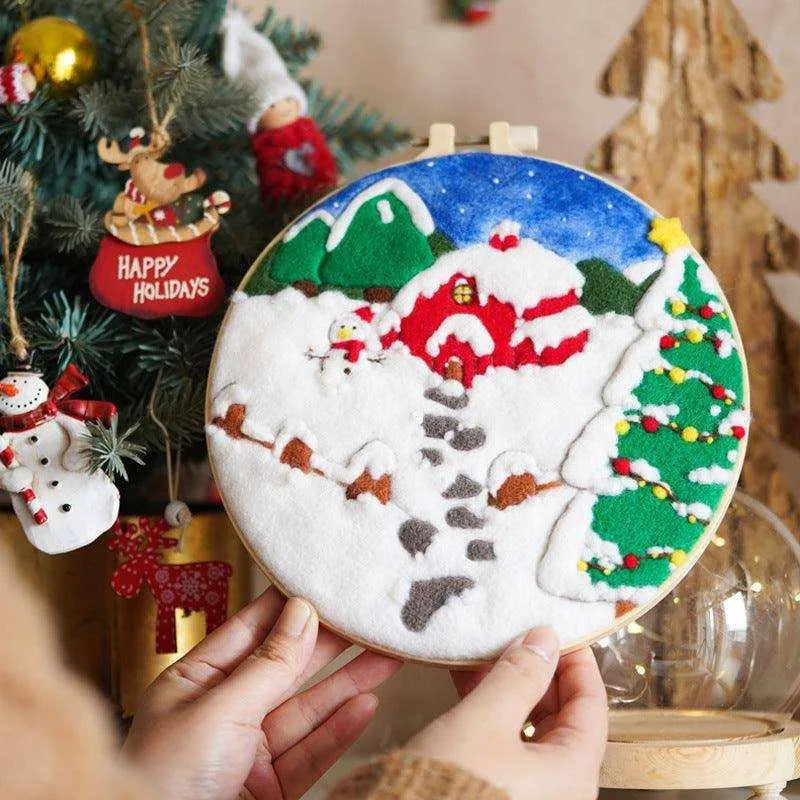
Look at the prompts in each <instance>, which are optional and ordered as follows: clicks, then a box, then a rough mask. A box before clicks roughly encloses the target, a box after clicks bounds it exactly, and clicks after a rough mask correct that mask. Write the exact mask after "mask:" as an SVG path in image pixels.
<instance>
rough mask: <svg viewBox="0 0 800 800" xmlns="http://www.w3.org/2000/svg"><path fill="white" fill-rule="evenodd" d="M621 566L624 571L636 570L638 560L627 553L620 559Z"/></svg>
mask: <svg viewBox="0 0 800 800" xmlns="http://www.w3.org/2000/svg"><path fill="white" fill-rule="evenodd" d="M622 566H623V567H625V569H636V567H638V566H639V559H638V558H637V557H636V556H635V555H634V554H633V553H628V554H627V555H626V556H623V558H622Z"/></svg>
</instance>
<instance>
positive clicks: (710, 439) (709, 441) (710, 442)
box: [706, 436, 714, 444]
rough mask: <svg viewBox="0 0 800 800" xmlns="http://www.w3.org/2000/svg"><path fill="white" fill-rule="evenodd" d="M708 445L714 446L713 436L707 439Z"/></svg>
mask: <svg viewBox="0 0 800 800" xmlns="http://www.w3.org/2000/svg"><path fill="white" fill-rule="evenodd" d="M706 444H714V437H713V436H709V437H708V438H707V439H706Z"/></svg>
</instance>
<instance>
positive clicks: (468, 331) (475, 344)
mask: <svg viewBox="0 0 800 800" xmlns="http://www.w3.org/2000/svg"><path fill="white" fill-rule="evenodd" d="M449 336H455V337H456V339H458V340H459V341H460V342H464V343H466V344H468V345H469V346H470V347H471V348H472V350H473V352H474V353H475V355H476V356H488V355H491V354H492V353H493V352H494V340H493V339H492V335H491V334H490V333H489V331H487V330H486V327H485V326H484V324H483V323H482V322H481V321H480V319H478V317H476V316H475V315H474V314H453V315H452V316H450V317H445V319H444V320H443V321H442V324H441V325H440V326H439V327H438V328H437V329H436V330H435V331H434V332H433V333H432V334H431V337H430V338H429V339H428V341H427V342H425V351H426V352H427V353H428V355H430V356H432V357H433V358H436V356H438V355H439V351H440V350H441V349H442V345H443V344H444V343H445V342H446V341H447V338H448V337H449Z"/></svg>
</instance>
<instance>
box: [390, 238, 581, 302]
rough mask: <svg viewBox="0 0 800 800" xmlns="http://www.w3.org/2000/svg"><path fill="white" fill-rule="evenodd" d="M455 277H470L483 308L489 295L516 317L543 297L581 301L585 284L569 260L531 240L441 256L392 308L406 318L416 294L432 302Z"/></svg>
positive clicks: (485, 245)
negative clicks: (570, 297) (571, 297)
mask: <svg viewBox="0 0 800 800" xmlns="http://www.w3.org/2000/svg"><path fill="white" fill-rule="evenodd" d="M459 273H460V274H462V275H466V276H468V277H471V278H474V280H475V285H476V290H477V293H478V297H479V299H480V302H481V304H485V303H486V301H487V299H488V297H489V296H490V295H491V296H492V297H494V298H495V299H497V300H499V301H500V302H506V303H510V304H511V305H512V306H513V307H514V309H515V311H516V313H517V315H518V316H521V315H522V312H523V311H525V310H526V309H529V308H533V307H535V306H536V305H538V304H539V303H540V302H541V301H542V300H544V299H545V298H547V297H560V296H561V295H564V294H567V293H568V292H570V291H574V292H575V293H576V294H577V295H578V296H580V294H581V291H582V289H583V284H584V281H585V279H584V276H583V273H581V271H580V270H579V269H578V268H577V267H576V266H575V265H574V264H573V263H572V262H571V261H569V260H567V259H566V258H563V257H562V256H560V255H558V254H557V253H555V252H553V251H552V250H548V249H547V248H546V247H543V246H542V245H541V244H539V243H538V242H536V241H534V240H533V239H522V240H521V241H520V242H519V244H518V245H517V246H515V247H512V248H510V249H507V250H499V249H497V248H496V247H492V246H491V245H488V244H474V245H470V246H468V247H464V248H462V249H460V250H454V251H452V252H449V253H445V254H444V255H442V256H440V257H439V258H438V259H437V261H436V262H435V263H434V264H433V265H432V266H431V267H429V268H428V269H426V270H424V271H423V272H420V273H419V274H418V275H417V276H416V277H414V278H413V279H412V280H411V281H409V282H408V283H407V284H406V285H405V286H404V287H403V288H402V289H401V290H400V291H399V292H398V294H397V296H396V297H395V299H394V300H393V302H392V308H393V309H394V311H395V312H396V313H397V314H398V315H399V316H400V317H401V318H402V317H406V316H408V315H409V314H410V313H411V311H412V310H413V308H414V305H415V303H416V301H417V298H418V297H419V296H420V295H422V296H424V297H433V295H434V294H436V292H437V291H438V290H439V289H440V288H441V287H442V286H444V285H445V284H447V283H448V281H449V280H450V279H451V278H452V277H453V275H455V274H459Z"/></svg>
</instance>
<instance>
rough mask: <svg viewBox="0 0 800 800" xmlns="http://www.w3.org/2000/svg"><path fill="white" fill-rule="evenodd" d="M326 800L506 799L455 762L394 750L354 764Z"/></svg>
mask: <svg viewBox="0 0 800 800" xmlns="http://www.w3.org/2000/svg"><path fill="white" fill-rule="evenodd" d="M328 800H508V795H507V794H506V793H505V792H504V791H503V790H502V789H498V788H497V787H495V786H492V785H491V784H489V783H487V782H486V781H485V780H483V779H482V778H478V777H477V776H475V775H472V774H471V773H469V772H467V771H466V770H463V769H461V768H460V767H457V766H456V765H455V764H448V763H446V762H444V761H435V760H434V759H431V758H425V757H423V756H418V755H415V754H413V753H407V752H404V751H402V750H397V751H395V752H393V753H389V754H388V755H385V756H382V757H380V758H377V759H375V760H374V761H370V762H368V763H367V764H364V765H362V766H360V767H357V768H356V769H355V770H353V772H351V773H350V774H349V775H348V776H347V777H346V778H344V779H343V780H342V781H340V782H339V783H338V784H337V785H336V786H335V787H334V788H333V790H332V791H331V793H330V794H329V795H328Z"/></svg>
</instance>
